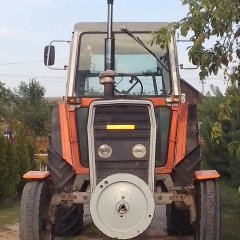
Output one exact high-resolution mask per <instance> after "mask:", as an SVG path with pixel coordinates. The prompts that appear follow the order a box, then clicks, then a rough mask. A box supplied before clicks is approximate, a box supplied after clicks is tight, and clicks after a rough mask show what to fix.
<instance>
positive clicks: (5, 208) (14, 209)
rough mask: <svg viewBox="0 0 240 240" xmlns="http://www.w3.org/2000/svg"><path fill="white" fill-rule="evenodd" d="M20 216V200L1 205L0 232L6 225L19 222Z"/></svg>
mask: <svg viewBox="0 0 240 240" xmlns="http://www.w3.org/2000/svg"><path fill="white" fill-rule="evenodd" d="M18 218H19V200H15V201H14V202H11V203H6V204H4V205H1V206H0V232H1V231H2V230H3V229H4V226H5V225H8V224H14V223H16V222H18Z"/></svg>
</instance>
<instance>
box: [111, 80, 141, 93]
mask: <svg viewBox="0 0 240 240" xmlns="http://www.w3.org/2000/svg"><path fill="white" fill-rule="evenodd" d="M134 81H135V82H134ZM129 83H132V86H131V87H130V88H128V90H126V91H121V92H120V91H118V90H117V89H116V88H115V92H116V93H118V94H119V95H129V93H130V92H131V91H132V89H133V88H134V87H135V86H136V85H137V84H140V86H141V92H140V95H142V94H143V85H142V82H141V81H140V79H139V78H138V77H137V76H131V79H130V80H129Z"/></svg>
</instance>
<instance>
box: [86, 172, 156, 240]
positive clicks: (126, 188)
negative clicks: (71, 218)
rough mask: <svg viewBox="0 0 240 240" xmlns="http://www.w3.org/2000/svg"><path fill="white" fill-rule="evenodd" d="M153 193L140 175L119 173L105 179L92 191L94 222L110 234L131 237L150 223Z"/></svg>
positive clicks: (120, 237)
mask: <svg viewBox="0 0 240 240" xmlns="http://www.w3.org/2000/svg"><path fill="white" fill-rule="evenodd" d="M154 210H155V203H154V199H153V194H152V193H151V191H150V190H149V187H148V185H147V184H146V183H145V182H144V181H143V180H141V179H140V178H138V177H136V176H134V175H131V174H125V173H124V174H123V173H118V174H114V175H111V176H109V177H107V178H105V179H104V180H102V181H101V182H100V183H99V184H98V186H97V187H96V189H95V191H94V192H93V194H92V197H91V201H90V212H91V216H92V219H93V221H94V223H95V225H96V226H97V227H98V228H99V229H100V230H101V231H102V232H103V233H104V234H106V235H107V236H109V237H112V238H118V239H129V238H133V237H136V236H138V235H139V234H141V233H142V232H143V231H144V230H145V229H146V228H147V227H148V226H149V224H150V223H151V221H152V218H153V215H154Z"/></svg>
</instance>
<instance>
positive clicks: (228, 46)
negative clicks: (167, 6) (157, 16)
mask: <svg viewBox="0 0 240 240" xmlns="http://www.w3.org/2000/svg"><path fill="white" fill-rule="evenodd" d="M181 1H182V4H183V5H188V7H189V12H188V14H187V16H186V17H185V18H183V19H182V20H180V21H179V22H176V23H171V24H170V25H169V26H167V27H165V28H161V29H159V30H158V31H155V32H154V34H153V39H152V44H153V43H157V44H159V45H160V46H161V47H165V46H166V43H167V42H169V39H170V36H171V34H172V33H173V32H174V31H175V30H177V29H178V30H179V31H180V33H181V35H182V36H184V37H187V36H188V37H189V38H190V40H191V41H192V42H193V45H192V46H190V47H189V58H190V60H191V61H192V62H193V63H198V64H199V65H200V78H201V79H204V78H205V77H207V76H209V75H211V74H217V73H218V71H219V69H220V68H222V67H223V66H226V67H228V66H229V64H230V63H232V62H234V60H236V59H240V47H239V42H238V37H239V36H240V25H239V20H240V17H239V10H240V2H239V1H238V0H225V1H222V0H199V1H192V0H181ZM209 40H213V42H210V41H209ZM211 43H212V44H211ZM208 46H209V47H208ZM239 70H240V69H239V67H238V65H237V67H236V68H235V73H234V74H233V76H232V77H234V78H237V79H239V78H238V76H239Z"/></svg>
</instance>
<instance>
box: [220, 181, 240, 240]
mask: <svg viewBox="0 0 240 240" xmlns="http://www.w3.org/2000/svg"><path fill="white" fill-rule="evenodd" d="M220 191H221V240H239V228H240V195H239V194H238V193H237V188H236V187H233V186H232V184H231V183H230V182H229V181H227V180H224V179H222V180H221V181H220Z"/></svg>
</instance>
